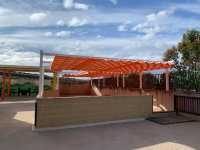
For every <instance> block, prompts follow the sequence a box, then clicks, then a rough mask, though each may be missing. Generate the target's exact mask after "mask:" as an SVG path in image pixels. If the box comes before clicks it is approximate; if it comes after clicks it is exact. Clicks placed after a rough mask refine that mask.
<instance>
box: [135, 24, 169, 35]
mask: <svg viewBox="0 0 200 150" xmlns="http://www.w3.org/2000/svg"><path fill="white" fill-rule="evenodd" d="M164 29H165V27H163V26H157V25H155V26H154V27H149V28H141V29H139V30H138V31H139V32H143V33H147V34H148V33H158V32H161V31H163V30H164Z"/></svg>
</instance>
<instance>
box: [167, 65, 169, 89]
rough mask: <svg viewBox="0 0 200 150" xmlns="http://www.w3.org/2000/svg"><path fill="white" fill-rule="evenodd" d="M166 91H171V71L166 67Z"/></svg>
mask: <svg viewBox="0 0 200 150" xmlns="http://www.w3.org/2000/svg"><path fill="white" fill-rule="evenodd" d="M166 91H169V71H168V68H167V69H166Z"/></svg>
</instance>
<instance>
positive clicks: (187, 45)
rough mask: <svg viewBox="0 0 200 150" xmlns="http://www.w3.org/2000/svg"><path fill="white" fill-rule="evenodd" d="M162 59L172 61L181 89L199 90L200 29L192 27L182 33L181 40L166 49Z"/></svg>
mask: <svg viewBox="0 0 200 150" xmlns="http://www.w3.org/2000/svg"><path fill="white" fill-rule="evenodd" d="M163 60H164V61H171V60H173V61H174V68H175V69H176V70H177V71H178V73H177V75H176V76H177V77H176V80H178V79H180V80H179V81H178V84H179V85H181V87H183V89H187V90H188V89H189V90H195V91H199V90H200V87H199V84H200V81H199V80H198V79H199V71H200V31H197V30H195V29H192V30H187V31H186V32H185V33H183V36H182V40H181V42H179V43H178V45H177V46H172V47H171V48H169V49H167V51H166V52H165V53H164V55H163ZM180 71H182V72H180ZM188 71H190V72H188ZM187 72H188V73H187ZM191 75H192V76H191ZM183 83H184V84H183ZM178 84H177V85H178ZM179 88H180V87H179Z"/></svg>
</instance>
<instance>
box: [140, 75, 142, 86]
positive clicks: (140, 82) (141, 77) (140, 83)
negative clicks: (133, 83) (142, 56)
mask: <svg viewBox="0 0 200 150" xmlns="http://www.w3.org/2000/svg"><path fill="white" fill-rule="evenodd" d="M140 89H142V72H140Z"/></svg>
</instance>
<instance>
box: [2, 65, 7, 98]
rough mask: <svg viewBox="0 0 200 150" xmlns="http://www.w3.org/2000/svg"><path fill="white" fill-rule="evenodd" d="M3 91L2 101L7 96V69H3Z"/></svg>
mask: <svg viewBox="0 0 200 150" xmlns="http://www.w3.org/2000/svg"><path fill="white" fill-rule="evenodd" d="M2 80H3V81H2V88H1V89H2V91H1V93H2V94H1V95H2V97H1V98H2V101H4V96H5V82H6V69H4V70H3V76H2Z"/></svg>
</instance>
